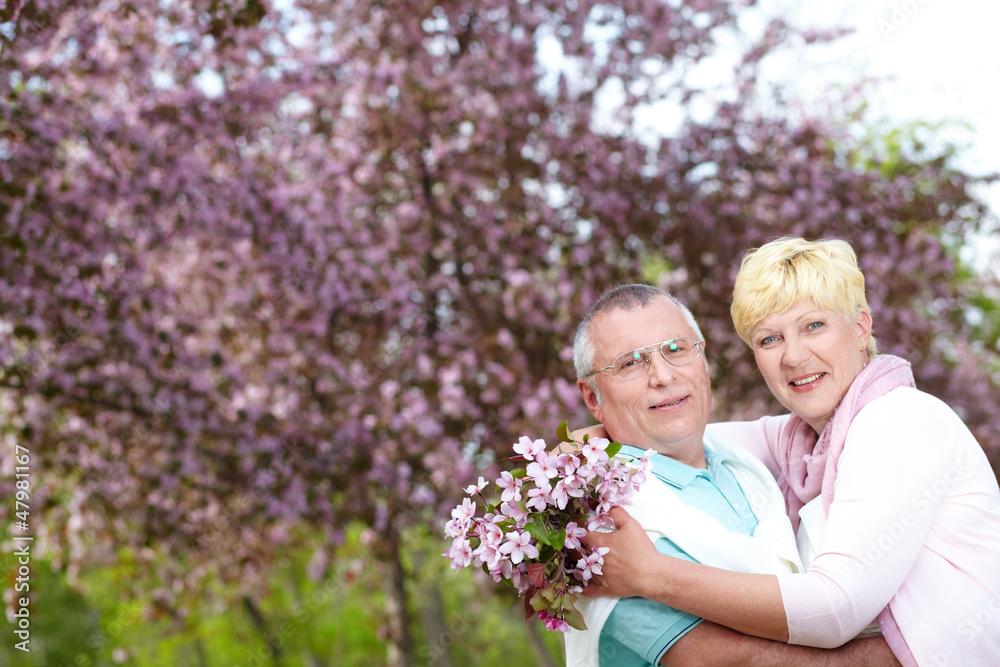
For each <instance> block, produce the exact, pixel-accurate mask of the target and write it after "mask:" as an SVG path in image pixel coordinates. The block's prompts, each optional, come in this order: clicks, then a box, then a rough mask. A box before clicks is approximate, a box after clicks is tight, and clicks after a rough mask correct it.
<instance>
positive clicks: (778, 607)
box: [584, 507, 788, 642]
mask: <svg viewBox="0 0 1000 667" xmlns="http://www.w3.org/2000/svg"><path fill="white" fill-rule="evenodd" d="M611 518H612V519H614V522H615V526H616V527H617V530H615V531H614V532H611V533H588V534H587V537H586V538H585V542H586V543H587V544H588V545H589V546H602V547H609V548H610V551H609V552H608V553H606V554H605V555H604V565H603V566H602V571H603V573H604V574H603V577H602V580H603V581H604V583H606V584H607V587H602V586H600V585H598V586H590V587H588V588H585V589H584V595H590V596H596V595H610V596H612V597H635V596H638V597H644V598H647V599H649V600H654V601H656V602H661V603H663V604H665V605H668V606H670V607H674V608H676V609H682V610H684V611H686V612H689V613H691V614H694V615H695V616H700V617H702V618H704V619H707V620H710V621H712V622H714V623H718V624H719V625H724V626H726V627H729V628H732V629H734V630H737V631H739V632H742V633H744V634H748V635H754V636H756V637H763V638H764V639H773V640H775V641H781V642H785V641H788V626H787V623H786V621H785V610H784V607H783V606H782V602H781V591H780V590H779V588H778V580H777V578H776V577H775V576H774V575H769V574H747V573H743V572H730V571H729V570H723V569H720V568H716V567H709V566H707V565H701V564H698V563H691V562H688V561H683V560H681V559H679V558H671V557H670V556H664V555H663V554H661V553H659V552H658V551H657V550H656V548H655V547H654V546H653V543H652V541H650V539H649V537H648V536H647V535H646V531H645V530H644V529H643V528H642V526H641V525H639V522H638V521H636V520H635V519H634V518H632V516H631V515H630V514H629V513H628V512H627V511H626V510H624V509H623V508H621V507H615V508H612V510H611Z"/></svg>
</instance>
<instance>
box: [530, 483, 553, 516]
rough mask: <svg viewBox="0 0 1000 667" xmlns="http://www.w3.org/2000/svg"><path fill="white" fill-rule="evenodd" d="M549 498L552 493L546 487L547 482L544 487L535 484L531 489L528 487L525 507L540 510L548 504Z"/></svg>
mask: <svg viewBox="0 0 1000 667" xmlns="http://www.w3.org/2000/svg"><path fill="white" fill-rule="evenodd" d="M551 498H552V493H551V491H550V489H549V488H548V484H546V485H545V486H544V487H537V486H536V487H535V488H533V489H528V502H526V503H525V507H526V508H528V509H534V510H536V511H539V512H542V511H544V510H545V508H546V507H547V506H548V504H549V500H550V499H551Z"/></svg>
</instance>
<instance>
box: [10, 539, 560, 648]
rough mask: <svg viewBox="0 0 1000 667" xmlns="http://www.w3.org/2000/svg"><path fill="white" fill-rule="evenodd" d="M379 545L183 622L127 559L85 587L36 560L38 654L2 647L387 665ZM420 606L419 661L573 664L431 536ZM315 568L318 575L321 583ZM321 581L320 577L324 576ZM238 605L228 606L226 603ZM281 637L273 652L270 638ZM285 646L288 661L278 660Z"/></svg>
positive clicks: (413, 570) (283, 572)
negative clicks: (142, 588)
mask: <svg viewBox="0 0 1000 667" xmlns="http://www.w3.org/2000/svg"><path fill="white" fill-rule="evenodd" d="M368 540H369V537H368V536H367V534H366V533H363V532H362V531H361V530H360V529H354V530H351V531H349V538H348V540H347V542H346V543H345V544H344V545H343V546H342V547H340V548H338V549H337V550H336V551H335V552H334V553H332V554H330V555H331V560H330V562H329V563H327V564H326V566H325V567H321V566H317V563H321V559H320V560H317V558H318V556H317V554H316V553H314V552H306V551H301V552H295V553H289V554H286V560H285V561H284V562H281V563H275V564H273V566H272V568H271V570H270V577H269V586H268V589H267V590H266V591H264V592H262V594H261V595H260V597H259V599H258V600H254V601H253V605H254V606H255V607H256V608H257V610H258V611H259V613H260V618H262V619H263V622H264V628H263V629H262V627H261V626H259V625H258V624H257V623H255V622H254V620H253V615H252V614H251V613H250V612H249V611H248V607H247V603H246V602H243V603H241V602H240V601H239V598H238V597H234V590H232V589H231V588H223V587H221V586H219V587H217V588H216V589H214V590H211V589H210V590H206V591H204V593H205V594H204V596H203V597H202V598H201V600H200V601H199V602H197V603H195V604H193V605H191V606H189V607H188V608H186V609H184V610H183V611H182V612H181V613H180V614H179V615H171V614H167V613H165V612H164V610H163V609H162V608H160V607H158V606H157V605H156V604H154V603H153V601H152V599H151V598H150V597H149V596H145V595H140V596H139V597H138V598H137V599H130V598H131V596H132V595H133V594H134V590H133V587H132V584H131V582H132V581H133V575H134V572H133V563H132V562H130V556H129V554H128V553H127V551H125V550H123V551H122V552H121V553H120V557H121V559H120V562H119V563H118V564H117V565H114V566H110V567H105V568H102V569H98V570H90V571H87V572H85V573H84V574H83V575H82V577H81V581H80V584H79V585H76V586H73V585H70V584H69V583H68V579H67V576H66V575H65V573H60V572H53V571H52V569H51V568H50V566H49V564H48V563H47V562H43V561H33V567H34V569H33V571H32V575H31V576H32V579H31V584H32V588H31V595H32V607H31V609H32V616H31V619H32V625H31V644H30V646H31V653H30V654H24V653H22V652H21V651H17V650H15V649H14V648H13V646H12V642H10V641H7V642H4V643H3V644H2V645H0V664H5V665H6V664H10V665H26V666H28V667H36V666H37V667H62V666H63V665H65V666H67V667H68V666H70V665H72V666H74V667H112V666H113V665H117V664H122V662H124V664H128V665H137V666H139V667H160V666H164V667H166V666H170V667H176V666H179V665H199V666H201V665H207V666H210V667H211V666H215V665H225V666H227V667H228V666H230V665H239V666H241V667H243V666H246V667H250V666H260V667H265V666H267V667H269V666H271V665H277V664H280V665H282V667H312V666H313V665H336V666H337V667H349V666H352V665H356V666H358V667H368V666H369V665H378V664H384V662H385V660H386V646H385V641H384V639H383V637H382V634H381V630H380V628H381V627H382V626H383V624H384V622H385V611H384V595H383V593H382V583H383V581H382V579H383V578H382V575H381V573H380V570H379V568H378V567H377V566H376V564H375V563H374V562H373V560H372V557H371V552H370V550H369V547H368V544H367V542H368ZM404 548H405V549H406V552H407V555H406V557H405V558H404V566H405V568H406V570H407V574H408V587H409V589H410V590H409V593H410V599H411V609H410V617H411V622H412V628H413V631H414V634H415V644H416V646H415V655H416V656H417V659H418V661H417V664H418V665H433V664H437V663H435V662H434V659H435V657H437V656H440V655H441V654H443V653H446V654H447V655H448V656H449V658H450V660H451V664H452V665H483V666H487V667H488V666H490V665H497V666H501V665H507V664H525V665H526V664H536V663H538V658H537V656H536V654H535V650H536V649H533V648H532V645H533V644H534V643H536V642H538V645H539V646H541V647H544V650H546V651H547V652H548V654H549V655H550V656H551V659H552V660H554V661H557V662H558V661H560V660H561V652H562V639H561V636H560V635H559V633H548V632H545V631H544V630H542V629H541V626H540V624H538V623H537V622H536V621H531V623H532V624H534V625H537V626H538V627H536V628H531V627H530V626H529V625H528V623H526V622H525V621H524V619H523V618H522V611H521V604H520V602H519V601H517V600H516V596H515V594H514V593H513V592H512V591H508V590H506V589H501V587H499V586H496V585H495V584H494V583H493V581H492V579H489V578H488V577H484V576H482V575H481V573H478V572H477V573H475V574H473V573H472V572H470V571H461V572H452V571H451V569H450V567H449V561H448V559H446V558H442V557H441V556H440V551H441V549H442V543H441V539H440V537H439V536H437V535H432V534H429V533H427V532H426V531H424V530H421V529H416V528H414V529H412V530H410V531H409V532H408V533H407V535H406V536H405V539H404ZM310 571H312V572H311V574H312V576H310ZM317 573H319V574H320V576H319V577H318V578H317V577H316V575H317ZM434 598H438V599H439V600H440V602H441V604H442V607H441V610H440V611H442V612H443V614H442V616H443V618H441V619H440V621H441V622H442V623H441V627H440V629H437V630H435V629H433V628H430V627H429V624H428V623H427V621H426V619H428V618H429V617H430V616H431V615H432V611H433V610H431V609H429V608H428V607H429V606H430V605H431V603H432V601H433V599H434ZM225 599H230V600H236V601H235V602H230V603H225V604H224V603H221V602H220V600H225ZM268 640H270V646H269V641H268ZM275 648H277V650H278V651H280V658H278V659H277V660H276V659H275V657H274V655H275Z"/></svg>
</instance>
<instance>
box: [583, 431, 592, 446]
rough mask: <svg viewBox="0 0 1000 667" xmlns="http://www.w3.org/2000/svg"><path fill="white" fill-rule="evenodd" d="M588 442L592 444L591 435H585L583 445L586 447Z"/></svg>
mask: <svg viewBox="0 0 1000 667" xmlns="http://www.w3.org/2000/svg"><path fill="white" fill-rule="evenodd" d="M588 442H590V434H589V433H584V434H583V444H585V445H586V444H587V443H588Z"/></svg>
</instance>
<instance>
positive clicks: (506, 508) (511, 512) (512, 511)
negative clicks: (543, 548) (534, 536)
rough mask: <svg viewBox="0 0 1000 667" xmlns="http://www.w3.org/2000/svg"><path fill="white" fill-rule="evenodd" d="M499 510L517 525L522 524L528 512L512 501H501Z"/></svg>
mask: <svg viewBox="0 0 1000 667" xmlns="http://www.w3.org/2000/svg"><path fill="white" fill-rule="evenodd" d="M500 512H501V513H502V514H503V515H504V516H508V517H510V518H511V519H513V520H514V521H515V522H516V523H517V524H518V525H519V526H523V525H524V522H525V521H527V519H528V512H527V511H526V510H523V509H521V508H520V507H518V506H517V505H514V504H512V503H506V502H505V503H501V504H500Z"/></svg>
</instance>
